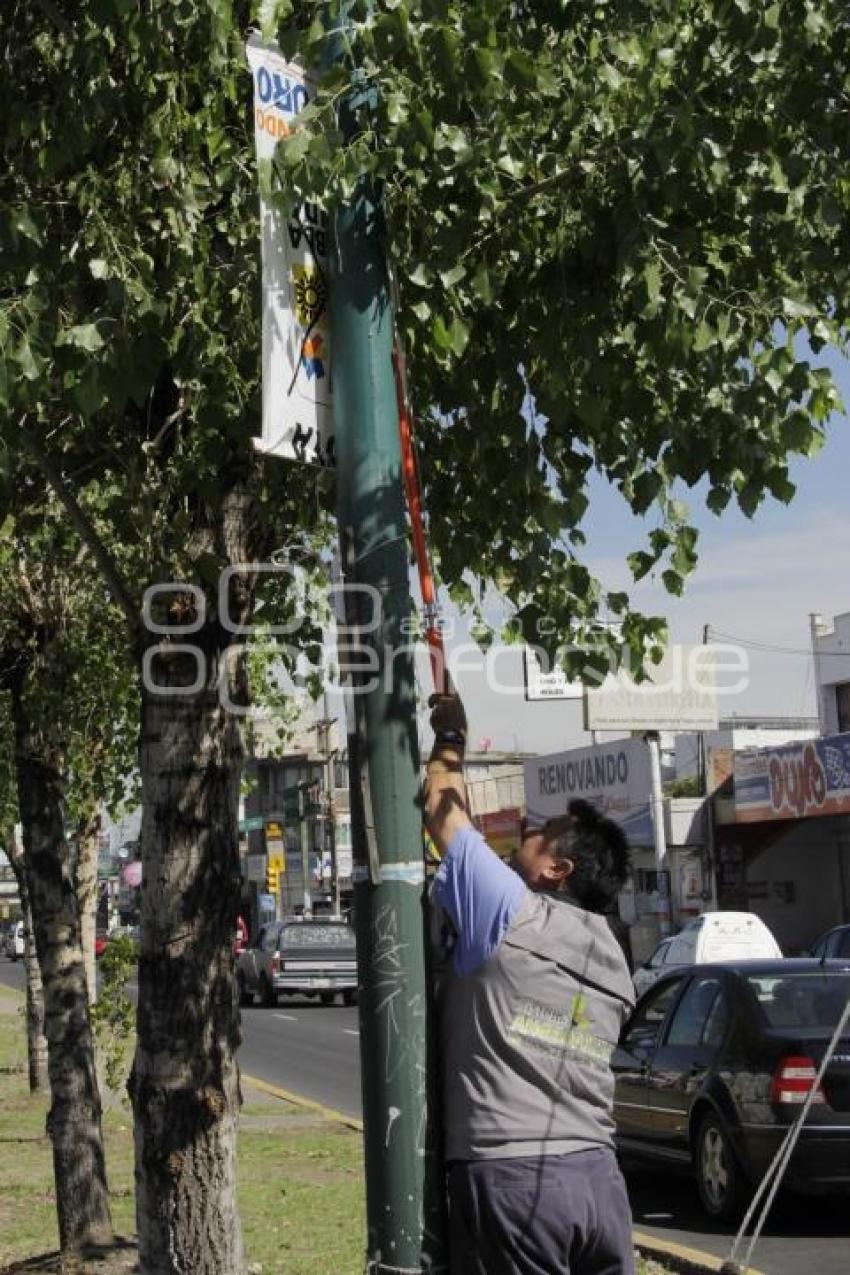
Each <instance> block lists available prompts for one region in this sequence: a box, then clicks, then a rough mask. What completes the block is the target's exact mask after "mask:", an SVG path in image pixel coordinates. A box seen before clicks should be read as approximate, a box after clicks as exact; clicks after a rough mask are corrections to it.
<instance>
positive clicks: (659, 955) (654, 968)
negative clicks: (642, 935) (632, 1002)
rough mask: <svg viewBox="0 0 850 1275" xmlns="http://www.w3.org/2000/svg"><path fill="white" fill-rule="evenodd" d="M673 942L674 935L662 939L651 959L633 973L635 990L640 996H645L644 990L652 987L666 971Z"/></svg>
mask: <svg viewBox="0 0 850 1275" xmlns="http://www.w3.org/2000/svg"><path fill="white" fill-rule="evenodd" d="M672 942H673V938H672V935H671V937H670V938H667V939H662V940H661V942H660V943H659V944H658V946H657V947H656V949H655V951H654V952H653V953H652V955H651V956H650V958H649V960H648V961H645V962H644V964H643V965H641V966H640V967H639V968H638V969H636V970H635V972H634V974H633V975H632V982H633V983H634V985H635V992H636V993H637V995H638V996H643V994H644V992H645V991H647V989H648V988H650V987H652V984H653V983H654V982H655V981H656V979H659V978H660V977H661V975H662V974H663V973H664V966H665V964H666V961H667V956H668V953H669V951H670V944H671V943H672Z"/></svg>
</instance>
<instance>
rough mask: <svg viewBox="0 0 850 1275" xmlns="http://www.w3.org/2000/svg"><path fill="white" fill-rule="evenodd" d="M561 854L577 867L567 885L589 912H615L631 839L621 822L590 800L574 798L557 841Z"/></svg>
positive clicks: (626, 868) (558, 851) (628, 858)
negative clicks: (592, 803)
mask: <svg viewBox="0 0 850 1275" xmlns="http://www.w3.org/2000/svg"><path fill="white" fill-rule="evenodd" d="M555 852H556V854H557V855H558V857H559V858H564V859H572V861H573V863H574V865H575V867H574V869H573V871H572V873H571V874H570V877H569V880H568V883H567V888H568V890H569V893H570V894H571V895H572V897H573V898H574V899H575V901H576V903H578V904H579V905H580V906H581V907H583V908H586V909H587V911H588V912H601V913H607V912H613V911H615V910H616V906H617V895H618V894H619V893H620V891H621V890H622V888H623V886H624V885H625V884H626V881H627V880H628V878H629V872H630V854H629V843H628V841H627V840H626V837H625V834H624V832H623V830H622V828H621V827H620V826H619V824H616V823H614V821H613V819H606V818H605V816H604V815H601V814H600V813H599V811H598V810H597V809H596V808H595V807H594V806H592V805H591V804H590V802H588V801H571V802H570V805H569V822H568V824H567V826H566V827H565V828H564V829H563V831H562V832H561V833H560V835H559V837H558V840H557V843H556V851H555Z"/></svg>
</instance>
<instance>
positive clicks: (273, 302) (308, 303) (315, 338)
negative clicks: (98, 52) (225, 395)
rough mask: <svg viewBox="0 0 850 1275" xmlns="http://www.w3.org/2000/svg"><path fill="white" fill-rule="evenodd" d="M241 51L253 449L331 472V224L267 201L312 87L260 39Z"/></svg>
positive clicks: (315, 211)
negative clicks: (255, 380)
mask: <svg viewBox="0 0 850 1275" xmlns="http://www.w3.org/2000/svg"><path fill="white" fill-rule="evenodd" d="M246 53H247V57H248V65H249V66H250V68H251V74H252V77H253V86H254V137H255V140H256V150H257V166H258V169H259V177H260V226H261V251H262V307H263V352H262V359H263V432H262V436H261V437H260V438H255V439H254V445H255V447H256V448H257V449H258V450H259V451H261V452H266V453H268V454H269V455H273V456H280V457H282V458H283V459H285V460H292V461H299V462H301V463H303V464H308V465H318V466H321V467H323V468H332V467H333V466H334V464H335V460H336V458H335V451H334V435H333V402H332V395H331V384H332V363H331V333H330V324H329V319H328V249H329V242H328V241H329V236H328V220H327V216H326V214H325V212H324V210H323V209H322V208H320V207H319V206H318V204H311V203H305V204H302V205H301V206H300V207H299V208H298V209H297V210H296V212H295V213H294V214H293V215H292V216H290V217H285V216H284V215H283V213H282V212H281V211H280V209H279V208H276V207H275V206H274V204H273V202H272V199H271V197H270V185H271V169H272V160H273V159H274V155H275V150H276V148H277V146H278V145H281V146H286V144H287V139H288V138H291V136H292V135H293V132H294V131H295V130H297V127H298V115H299V114H300V112H301V111H303V110H304V107H305V106H306V105H307V103H308V102H309V101H310V98H311V96H312V94H313V91H314V84H313V80H312V78H311V76H310V75H309V74H308V73H307V72H305V71H304V70H303V69H302V68H301V67H299V66H296V65H294V64H293V63H291V62H287V61H286V60H285V58H284V57H283V55H282V54H281V52H280V50H279V49H278V48H277V46H276V45H274V44H268V43H266V42H264V41H263V40H261V39H260V38H259V36H256V35H252V36H251V37H250V38H249V39H248V42H247V45H246Z"/></svg>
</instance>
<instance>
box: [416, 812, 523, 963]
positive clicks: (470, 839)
mask: <svg viewBox="0 0 850 1275" xmlns="http://www.w3.org/2000/svg"><path fill="white" fill-rule="evenodd" d="M525 893H526V886H525V883H524V881H523V880H522V878H521V877H519V876H517V874H516V873H515V872H514V870H513V868H509V867H508V865H507V864H506V863H503V862H502V860H501V859H500V858H498V856H497V855H495V854H494V853H493V851H492V850H491V849H490V847H489V846H488V845H487V842H486V841H485V840H484V838H483V837H482V836H481V833H480V832H478V831H477V830H476V829H475V828H462V829H461V831H460V832H458V833H456V834H455V836H454V837H453V838H452V841H451V844H450V845H449V848H448V850H447V851H446V854H445V857H444V859H443V862H442V863H441V864H440V866H439V868H438V870H437V875H436V877H435V878H434V898H435V899H436V900H437V902H438V903H439V904H440V905H441V906H442V907H443V908H444V909H445V911H446V912H447V913H448V915H449V917H450V918H451V921H452V924H453V925H454V927H455V930H456V931H457V941H456V944H455V948H454V968H455V972H456V973H457V974H462V975H463V974H471V973H472V972H473V971H474V970H476V969H477V968H478V966H479V965H483V964H484V962H485V961H486V960H487V959H488V958H489V957H490V956H492V955H493V953H494V952H495V950H496V948H497V947H498V946H499V944H500V943H501V941H502V939H503V938H504V937H505V934H506V933H507V931H508V929H509V928H510V925H511V923H512V921H513V919H514V917H515V916H516V914H517V912H518V911H519V908H520V905H521V904H522V901H523V899H524V898H525Z"/></svg>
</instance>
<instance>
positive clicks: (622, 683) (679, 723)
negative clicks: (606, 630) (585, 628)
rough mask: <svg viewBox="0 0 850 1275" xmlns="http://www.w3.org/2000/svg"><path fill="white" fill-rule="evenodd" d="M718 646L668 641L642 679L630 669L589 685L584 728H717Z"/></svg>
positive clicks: (676, 729) (586, 691) (680, 729)
mask: <svg viewBox="0 0 850 1275" xmlns="http://www.w3.org/2000/svg"><path fill="white" fill-rule="evenodd" d="M714 660H715V652H714V651H712V648H711V647H710V646H670V647H668V648H667V650H666V652H665V654H664V658H663V660H662V661H661V663H660V664H655V665H650V666H649V667H648V668H647V670H646V671H647V675H648V680H646V681H643V682H638V681H636V680H635V678H634V677H632V675H631V674H630V673H629V672H628V671H627V670H620V671H619V672H617V673H616V674H613V673H612V674H609V676H608V677H606V679H605V681H604V682H603V683H602V685H601V686H598V687H586V688H585V693H584V725H585V729H586V730H605V731H608V730H616V731H621V730H635V731H637V730H652V731H656V730H675V731H692V730H695V731H699V730H717V725H718V718H717V691H716V686H715V668H714Z"/></svg>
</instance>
